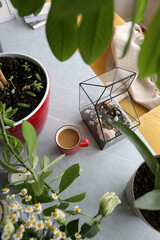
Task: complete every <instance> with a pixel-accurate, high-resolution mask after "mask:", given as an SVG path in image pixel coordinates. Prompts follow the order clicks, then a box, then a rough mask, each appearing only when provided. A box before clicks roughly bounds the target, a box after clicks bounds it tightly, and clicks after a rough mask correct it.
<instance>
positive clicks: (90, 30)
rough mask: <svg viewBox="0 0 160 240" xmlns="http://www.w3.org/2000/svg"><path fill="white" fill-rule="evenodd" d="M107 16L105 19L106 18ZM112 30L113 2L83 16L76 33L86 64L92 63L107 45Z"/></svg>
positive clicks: (108, 2)
mask: <svg viewBox="0 0 160 240" xmlns="http://www.w3.org/2000/svg"><path fill="white" fill-rule="evenodd" d="M106 16H107V17H106ZM112 30H113V1H112V0H110V1H107V4H106V5H105V6H104V7H102V8H101V9H99V10H97V11H95V12H94V14H93V13H92V12H91V13H90V14H89V13H88V12H87V13H86V14H83V18H82V22H81V25H80V28H79V33H78V44H79V48H80V52H81V55H82V58H83V59H84V61H85V62H86V63H87V64H90V63H92V62H94V61H95V60H96V59H97V58H98V57H99V56H100V55H101V54H102V52H103V51H104V49H105V48H106V46H107V45H108V43H109V41H110V39H111V36H112Z"/></svg>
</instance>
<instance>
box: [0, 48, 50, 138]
mask: <svg viewBox="0 0 160 240" xmlns="http://www.w3.org/2000/svg"><path fill="white" fill-rule="evenodd" d="M0 57H18V58H23V59H26V60H28V61H31V62H32V63H34V64H36V65H38V66H39V67H40V68H41V69H42V70H43V72H44V74H45V76H46V90H45V93H44V96H43V98H42V100H41V102H40V103H39V105H38V106H37V107H36V108H35V109H34V110H33V111H32V112H31V113H30V114H29V115H28V116H27V117H25V118H23V119H21V120H20V121H18V122H15V123H14V126H15V128H9V127H7V128H6V129H8V130H9V132H10V133H11V135H13V136H15V137H17V138H19V139H20V140H23V136H22V133H21V124H22V121H23V120H27V121H28V122H30V123H31V124H32V125H33V126H34V128H35V130H36V133H37V134H39V133H40V131H41V130H42V128H43V126H44V124H45V121H46V118H47V114H48V107H49V92H50V90H49V75H48V73H47V71H46V69H45V67H44V66H43V65H42V64H41V63H40V62H39V61H38V60H37V59H35V58H33V57H31V56H29V55H26V54H25V55H24V54H21V53H9V52H8V53H0Z"/></svg>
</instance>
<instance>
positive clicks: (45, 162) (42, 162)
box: [40, 155, 50, 171]
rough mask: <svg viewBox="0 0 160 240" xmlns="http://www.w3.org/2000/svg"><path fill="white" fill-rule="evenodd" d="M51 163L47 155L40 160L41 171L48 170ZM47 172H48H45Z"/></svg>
mask: <svg viewBox="0 0 160 240" xmlns="http://www.w3.org/2000/svg"><path fill="white" fill-rule="evenodd" d="M49 163H50V159H49V157H47V156H46V155H44V156H43V157H42V158H41V159H40V168H41V170H42V169H44V168H46V167H47V166H48V165H49ZM45 171H46V170H45Z"/></svg>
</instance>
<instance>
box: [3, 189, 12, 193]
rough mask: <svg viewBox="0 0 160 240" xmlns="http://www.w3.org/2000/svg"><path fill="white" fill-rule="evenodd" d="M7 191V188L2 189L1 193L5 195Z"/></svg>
mask: <svg viewBox="0 0 160 240" xmlns="http://www.w3.org/2000/svg"><path fill="white" fill-rule="evenodd" d="M9 191H10V189H9V188H4V189H2V192H3V193H4V194H7V193H9Z"/></svg>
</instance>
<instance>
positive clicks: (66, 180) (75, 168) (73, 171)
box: [59, 163, 80, 193]
mask: <svg viewBox="0 0 160 240" xmlns="http://www.w3.org/2000/svg"><path fill="white" fill-rule="evenodd" d="M79 170H80V168H79V164H78V163H76V164H74V165H72V166H71V167H69V168H68V169H66V171H65V172H64V174H63V176H62V178H61V182H60V185H59V193H61V192H63V191H64V190H65V189H66V188H67V187H68V186H69V185H70V184H71V183H72V182H73V181H74V180H75V179H76V178H77V177H79Z"/></svg>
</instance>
